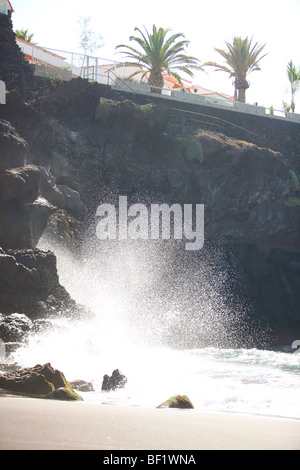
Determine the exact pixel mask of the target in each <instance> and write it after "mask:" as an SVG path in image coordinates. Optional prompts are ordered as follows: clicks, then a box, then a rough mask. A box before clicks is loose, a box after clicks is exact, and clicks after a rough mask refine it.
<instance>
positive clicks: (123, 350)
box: [15, 239, 300, 418]
mask: <svg viewBox="0 0 300 470" xmlns="http://www.w3.org/2000/svg"><path fill="white" fill-rule="evenodd" d="M39 247H40V248H41V249H45V250H47V249H51V250H53V251H54V252H55V253H56V255H57V259H58V272H59V276H60V282H61V284H62V285H64V286H65V287H66V289H67V290H68V291H69V293H70V294H71V295H72V297H73V298H74V299H75V300H76V301H78V302H79V303H81V304H82V305H85V306H86V307H88V308H89V309H90V311H91V315H90V316H88V317H87V318H84V319H74V318H65V317H64V315H54V316H53V318H51V319H50V321H49V325H48V328H46V329H45V330H43V331H40V332H39V333H35V334H32V335H31V336H30V337H29V340H28V342H27V343H26V345H24V346H22V347H21V348H19V349H18V350H17V351H16V353H15V360H16V361H17V362H18V363H19V364H21V365H22V366H24V367H29V366H34V365H36V364H38V363H40V364H44V363H46V362H50V363H51V365H52V366H53V367H54V368H56V369H59V370H61V371H63V372H64V374H65V376H66V378H67V379H68V380H69V381H72V380H75V379H83V380H86V381H90V382H92V383H93V387H94V390H95V391H94V392H86V393H82V396H83V398H84V401H85V402H87V403H99V404H114V405H128V406H139V407H157V406H158V405H159V404H160V403H162V402H164V401H165V400H167V399H168V398H170V397H171V396H172V395H175V394H185V395H188V397H189V398H190V400H191V401H192V403H193V405H194V407H195V409H197V410H200V411H217V412H219V411H221V412H237V413H249V414H257V415H268V416H282V417H290V418H300V400H299V384H300V354H299V353H292V352H291V349H290V347H289V346H290V345H283V346H286V348H282V349H281V350H277V351H275V350H269V349H267V348H263V344H264V338H267V337H268V331H267V329H266V328H265V329H263V328H261V327H260V326H257V325H256V326H255V327H254V328H249V322H248V320H249V308H250V307H249V305H244V304H243V302H241V301H240V300H237V299H234V298H233V296H232V292H231V290H230V289H228V285H230V286H231V285H232V278H230V279H229V277H228V276H229V274H228V271H227V270H226V266H224V265H223V263H222V262H221V261H220V259H221V256H220V252H221V251H222V250H221V248H220V250H219V249H216V250H215V251H214V253H211V251H210V252H208V253H203V257H202V258H201V257H200V258H199V259H196V260H195V257H193V256H192V255H186V254H185V253H183V254H182V256H178V252H177V251H176V248H174V246H170V245H167V244H165V245H164V246H163V247H162V246H161V245H159V244H155V245H153V246H151V247H150V246H149V245H147V243H146V244H145V245H141V244H140V243H135V244H132V243H130V244H127V243H124V244H120V242H116V244H115V245H111V244H109V245H102V246H100V247H95V245H94V246H92V245H91V244H87V246H85V247H84V249H83V254H82V258H81V259H77V258H76V257H74V256H72V255H71V254H70V253H69V252H67V251H65V250H64V249H63V248H62V247H60V246H53V244H51V243H50V242H49V241H47V240H46V239H42V240H41V242H40V245H39ZM186 256H189V257H186ZM250 310H251V309H250ZM258 339H260V340H261V341H260V342H261V344H262V347H260V348H257V347H254V346H253V344H254V343H257V340H258ZM114 369H119V370H120V371H121V372H122V373H123V374H124V375H126V377H127V384H126V386H125V387H124V388H123V389H119V390H116V391H112V392H102V391H101V385H102V380H103V376H104V374H109V375H110V374H111V373H112V371H113V370H114Z"/></svg>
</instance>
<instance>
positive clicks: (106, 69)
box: [17, 38, 300, 123]
mask: <svg viewBox="0 0 300 470" xmlns="http://www.w3.org/2000/svg"><path fill="white" fill-rule="evenodd" d="M17 41H18V38H17ZM18 44H19V46H20V48H21V49H22V50H23V53H24V54H25V57H26V58H27V59H28V60H29V61H30V62H32V63H34V64H37V65H42V66H46V67H53V68H55V69H60V71H63V70H65V71H68V72H71V75H70V78H72V77H73V78H76V77H81V78H85V79H88V80H91V81H95V82H98V83H102V84H106V85H111V86H113V87H115V88H118V89H121V90H123V91H131V92H133V93H137V94H142V95H151V96H153V92H152V91H150V88H151V89H152V90H153V89H155V88H157V90H158V91H159V92H160V95H159V96H161V97H163V98H165V99H170V100H176V101H181V102H186V103H193V104H199V105H204V106H209V107H214V108H222V109H224V108H226V109H229V110H232V111H236V112H241V113H246V114H253V115H258V116H266V117H270V118H274V119H285V120H290V121H293V122H299V123H300V114H296V113H287V112H285V111H282V110H277V109H273V108H265V107H263V106H256V105H249V104H246V103H240V102H238V101H231V100H226V99H220V98H214V97H211V96H203V95H198V94H196V93H195V94H194V93H189V92H187V91H184V90H180V91H177V90H170V89H169V88H158V87H153V86H151V87H150V86H149V85H148V84H147V83H138V82H136V81H132V80H128V79H127V78H128V77H129V76H130V74H131V73H132V69H131V68H130V67H128V66H125V62H117V61H114V60H108V59H103V58H101V57H94V56H89V55H83V54H79V53H75V52H68V51H62V50H57V49H50V48H46V47H40V46H37V45H35V44H31V43H30V44H29V43H24V42H23V41H19V42H18ZM47 73H48V72H47Z"/></svg>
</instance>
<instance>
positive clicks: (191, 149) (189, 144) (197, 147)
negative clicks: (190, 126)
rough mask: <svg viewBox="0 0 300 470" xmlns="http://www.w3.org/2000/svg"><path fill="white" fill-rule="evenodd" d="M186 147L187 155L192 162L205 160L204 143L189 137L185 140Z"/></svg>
mask: <svg viewBox="0 0 300 470" xmlns="http://www.w3.org/2000/svg"><path fill="white" fill-rule="evenodd" d="M184 147H185V156H186V159H187V160H188V161H191V162H198V163H203V162H204V153H203V148H202V145H201V144H200V143H199V142H197V141H196V140H195V139H193V138H192V137H188V138H187V139H185V140H184Z"/></svg>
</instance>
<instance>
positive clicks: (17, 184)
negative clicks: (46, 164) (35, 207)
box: [0, 165, 40, 203]
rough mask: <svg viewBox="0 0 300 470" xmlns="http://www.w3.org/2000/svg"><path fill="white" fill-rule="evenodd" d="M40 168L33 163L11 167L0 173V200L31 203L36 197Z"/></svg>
mask: <svg viewBox="0 0 300 470" xmlns="http://www.w3.org/2000/svg"><path fill="white" fill-rule="evenodd" d="M39 181H40V170H39V169H38V168H37V167H36V166H34V165H26V166H23V167H20V168H12V169H10V170H6V171H4V172H3V173H2V174H0V188H1V195H0V201H1V202H7V201H12V200H13V201H20V202H28V203H32V202H34V201H35V200H36V199H37V198H38V191H39Z"/></svg>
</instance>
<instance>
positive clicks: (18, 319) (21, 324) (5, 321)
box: [0, 313, 33, 343]
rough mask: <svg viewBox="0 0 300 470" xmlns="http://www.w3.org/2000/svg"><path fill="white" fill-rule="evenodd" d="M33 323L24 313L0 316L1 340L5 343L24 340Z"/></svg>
mask: <svg viewBox="0 0 300 470" xmlns="http://www.w3.org/2000/svg"><path fill="white" fill-rule="evenodd" d="M32 325H33V322H32V321H31V320H30V319H29V318H28V317H27V316H26V315H24V314H22V313H12V314H10V315H3V314H0V338H1V339H2V341H4V342H5V343H8V342H14V343H15V342H18V341H20V340H23V339H24V337H25V336H26V334H27V333H29V331H30V330H31V328H32Z"/></svg>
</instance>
